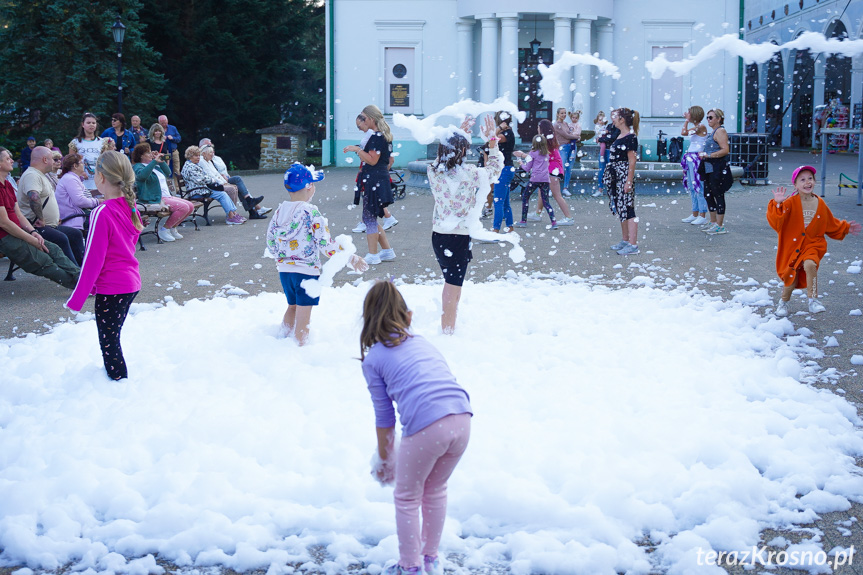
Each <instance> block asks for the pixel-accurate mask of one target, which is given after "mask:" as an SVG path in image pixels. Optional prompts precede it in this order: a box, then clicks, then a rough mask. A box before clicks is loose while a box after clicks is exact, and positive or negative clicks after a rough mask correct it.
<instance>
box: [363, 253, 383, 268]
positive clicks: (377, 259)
mask: <svg viewBox="0 0 863 575" xmlns="http://www.w3.org/2000/svg"><path fill="white" fill-rule="evenodd" d="M363 259H364V260H366V263H367V264H369V265H370V266H376V265H378V264H379V263H381V254H366V257H364V258H363Z"/></svg>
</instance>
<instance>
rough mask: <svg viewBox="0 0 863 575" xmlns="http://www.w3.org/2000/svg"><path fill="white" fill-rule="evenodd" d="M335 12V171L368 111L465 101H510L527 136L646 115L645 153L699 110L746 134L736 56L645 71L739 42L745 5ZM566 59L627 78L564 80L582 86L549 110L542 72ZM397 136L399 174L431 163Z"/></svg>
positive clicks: (359, 1) (328, 158)
mask: <svg viewBox="0 0 863 575" xmlns="http://www.w3.org/2000/svg"><path fill="white" fill-rule="evenodd" d="M326 10H327V66H328V77H327V92H328V94H327V95H328V98H327V107H328V109H327V118H328V120H327V121H328V125H327V139H326V140H325V141H324V143H323V160H324V163H325V164H327V165H332V164H335V165H338V166H346V165H349V164H347V163H346V162H345V160H346V158H348V157H352V155H351V156H347V155H345V154H343V153H342V149H343V148H344V146H346V145H349V144H355V143H357V141H358V140H359V138H360V134H359V132H358V131H357V129H356V124H355V118H356V116H357V114H359V113H360V111H361V110H362V108H363V107H364V106H366V105H367V104H375V105H377V106H378V107H380V108H381V110H383V112H384V114H385V115H387V117H389V116H390V115H391V114H392V113H394V112H402V113H405V114H416V115H418V116H423V115H428V114H431V113H434V112H436V111H438V110H440V109H442V108H444V107H445V106H447V105H449V104H452V103H454V102H457V101H458V100H460V99H463V98H471V99H474V100H480V101H483V102H491V101H493V100H494V99H496V98H498V97H500V96H506V97H507V98H509V99H510V100H511V101H517V102H518V105H519V108H520V109H522V110H525V111H526V112H527V114H528V119H527V120H526V122H525V123H524V125H522V126H520V132H521V133H520V135H521V136H522V138H524V137H530V136H531V135H532V134H533V133H535V132H534V131H533V130H535V128H534V126H535V125H536V123H537V122H538V121H539V119H542V118H551V119H553V117H552V114H553V113H554V110H555V109H556V108H557V107H559V106H564V107H567V108H571V107H573V104H575V106H576V107H578V108H581V109H582V111H583V113H582V120H581V123H582V126H583V128H585V129H592V128H593V118H594V116H595V114H596V112H597V111H598V110H606V111H608V110H610V109H612V108H615V107H621V106H625V107H628V108H632V109H635V110H638V111H639V113H640V114H641V118H642V123H641V132H640V137H641V140H642V143H645V144H648V143H650V140H654V141H655V139H656V135H657V131H658V130H660V129H661V130H663V131H664V132H666V133H671V134H672V135H677V134H679V130H680V123H681V119H680V118H681V117H682V114H683V112H684V111H685V110H686V109H688V107H689V106H691V105H700V106H702V107H704V108H705V110H706V109H709V108H712V107H719V108H722V109H723V110H724V111H725V115H726V125H727V127H728V129H729V131H732V132H733V131H737V130H739V129H742V128H739V127H738V119H739V117H740V110H739V107H740V106H739V101H740V99H739V98H738V94H739V93H740V91H741V89H742V63H741V61H740V60H739V59H738V58H735V57H731V56H728V55H724V54H723V55H719V56H716V57H714V58H712V59H711V60H709V61H708V62H706V63H704V64H702V65H700V66H699V67H697V68H696V69H695V70H693V71H692V72H690V73H688V74H686V75H684V76H681V77H675V76H673V74H671V73H670V72H667V73H666V74H665V75H664V76H663V77H662V78H660V79H658V80H654V79H651V78H650V76H649V74H648V73H647V71H646V68H645V67H644V63H645V61H647V60H651V59H653V58H655V57H656V56H657V55H658V54H660V53H665V55H666V57H667V58H668V59H669V60H679V59H683V58H686V57H687V56H690V55H692V54H695V53H696V52H697V51H698V50H699V49H701V48H702V47H704V46H705V45H706V44H707V43H709V42H710V41H711V40H712V39H713V38H714V37H716V36H720V35H723V34H727V33H738V31H739V30H740V28H741V27H742V16H743V14H742V12H741V3H740V0H715V1H712V2H703V3H702V2H698V3H694V2H681V1H680V0H650V1H646V0H532V1H530V2H525V1H524V0H519V1H516V0H484V1H481V0H327V6H326ZM526 10H529V11H526ZM533 40H537V41H538V42H535V43H534V46H535V45H536V44H538V50H536V52H535V53H534V51H533V50H532V46H531V44H532V41H533ZM566 51H572V52H576V53H598V55H599V57H600V58H603V59H606V60H610V61H612V62H615V63H616V64H617V66H618V67H619V69H620V71H621V77H620V78H619V79H612V78H610V77H608V76H604V75H601V74H599V73H598V72H597V70H596V69H595V68H591V67H588V66H577V67H576V68H574V69H572V70H571V74H570V75H569V76H568V77H567V78H566V79H565V81H564V82H563V85H564V88H565V89H566V88H567V87H568V85H569V84H570V81H571V84H572V88H573V89H572V90H569V91H568V93H567V96H566V98H565V101H563V102H553V103H552V102H545V101H543V100H541V98H540V97H539V96H537V94H536V90H537V82H538V80H539V74H538V73H537V72H536V65H537V63H538V62H539V61H542V62H544V63H546V64H551V63H553V62H554V60H555V59H556V58H558V57H559V56H560V54H562V53H563V52H566ZM566 80H570V81H566ZM390 124H391V125H392V123H391V122H390ZM394 139H395V145H396V152H398V154H399V155H398V157H397V158H396V165H397V166H404V165H406V164H407V162H409V161H412V160H414V159H417V158H421V157H422V158H424V157H425V156H426V147H425V146H421V145H419V144H418V143H417V142H415V141H413V140H412V139H410V136H409V134H408V133H407V132H406V131H401V130H399V129H398V128H395V129H394ZM648 147H653V146H645V148H648Z"/></svg>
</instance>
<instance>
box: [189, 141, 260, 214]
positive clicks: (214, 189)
mask: <svg viewBox="0 0 863 575" xmlns="http://www.w3.org/2000/svg"><path fill="white" fill-rule="evenodd" d="M200 161H201V148H199V147H198V146H189V147H188V148H186V163H185V164H183V169H182V170H180V173H181V174H182V175H183V179H185V180H186V185H187V187H188V188H189V189H192V188H207V189H206V190H197V191H196V192H195V195H200V196H204V197H206V196H210V197H212V198H213V199H214V200H216V201H217V202H219V203H220V204H221V205H222V208H223V209H224V210H225V213H226V214H228V217H227V218H225V223H227V224H228V225H229V226H230V225H239V224H244V223H246V218H244V217H243V216H241V215H240V214H238V213H237V206H236V205H235V204H234V202H232V201H231V198H230V197H229V196H228V194H227V193H226V192H225V187H224V186H223V185H222V184H220V183H219V182H218V181H216V179H215V178H213V177H212V176H210V175H209V174H208V173H207V172H205V171H204V168H203V167H202V166H199V165H198V164H199V163H200Z"/></svg>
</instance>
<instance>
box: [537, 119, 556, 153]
mask: <svg viewBox="0 0 863 575" xmlns="http://www.w3.org/2000/svg"><path fill="white" fill-rule="evenodd" d="M538 131H539V135H540V136H545V141H546V142H547V143H548V151H549V152H551V151H552V150H556V149H558V148H559V147H560V145H559V144H558V143H557V136H555V135H554V125H553V124H552V123H551V122H550V121H549V120H540V121H539V130H538Z"/></svg>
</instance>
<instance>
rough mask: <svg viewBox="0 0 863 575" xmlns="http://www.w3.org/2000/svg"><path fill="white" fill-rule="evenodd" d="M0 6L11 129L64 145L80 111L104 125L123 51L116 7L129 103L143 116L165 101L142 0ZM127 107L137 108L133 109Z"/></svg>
mask: <svg viewBox="0 0 863 575" xmlns="http://www.w3.org/2000/svg"><path fill="white" fill-rule="evenodd" d="M0 6H2V8H0V22H2V26H0V44H2V46H3V50H0V70H2V82H0V125H2V126H3V127H4V128H5V130H6V131H7V132H8V136H9V137H16V136H17V137H19V139H20V145H18V146H16V154H17V152H18V151H20V148H21V147H23V145H24V141H25V139H26V136H28V135H31V134H32V135H35V136H36V139H37V141H38V142H39V143H41V141H42V140H43V139H44V138H52V139H53V140H54V144H55V145H56V146H58V147H60V148H61V149H63V150H64V151H65V148H66V143H67V142H69V140H71V139H72V137H74V136H75V134H76V133H77V131H78V126H79V123H80V118H81V114H82V113H83V112H85V111H87V112H92V113H94V114H96V115H97V116H98V117H99V118H100V119H101V123H102V125H103V127H104V126H108V125H110V123H109V122H108V120H109V118H110V115H111V114H112V113H114V112H116V111H117V52H116V48H115V45H114V41H113V38H112V37H111V33H110V28H111V25H112V24H113V23H114V20H115V19H116V16H117V14H118V13H119V14H120V16H121V17H122V20H123V23H124V24H125V25H126V38H125V41H124V43H123V84H124V93H123V110H124V112H125V113H126V115H127V118H128V117H129V116H131V115H132V113H137V114H138V115H140V116H142V117H144V116H149V117H154V116H153V115H154V114H155V112H156V111H157V110H159V109H161V108H162V107H163V106H164V100H165V98H164V95H163V90H164V85H165V80H164V77H163V76H162V75H161V74H160V73H158V72H157V70H159V68H160V66H159V61H160V58H161V56H160V54H159V53H158V52H157V51H155V50H153V49H152V48H150V47H149V46H148V45H147V43H146V42H145V40H144V29H143V26H142V24H141V23H140V22H139V21H138V17H137V14H138V13H139V11H140V10H141V9H142V6H143V4H142V2H140V1H139V0H112V1H106V0H89V1H88V2H79V1H77V0H74V1H73V0H50V1H48V0H28V1H20V2H10V1H8V0H3V3H2V5H0ZM129 110H134V112H132V113H129Z"/></svg>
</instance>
